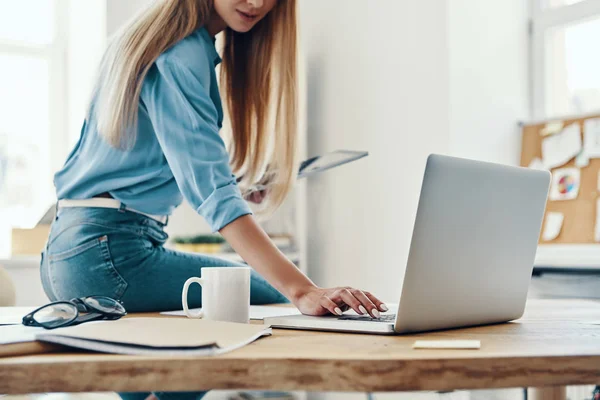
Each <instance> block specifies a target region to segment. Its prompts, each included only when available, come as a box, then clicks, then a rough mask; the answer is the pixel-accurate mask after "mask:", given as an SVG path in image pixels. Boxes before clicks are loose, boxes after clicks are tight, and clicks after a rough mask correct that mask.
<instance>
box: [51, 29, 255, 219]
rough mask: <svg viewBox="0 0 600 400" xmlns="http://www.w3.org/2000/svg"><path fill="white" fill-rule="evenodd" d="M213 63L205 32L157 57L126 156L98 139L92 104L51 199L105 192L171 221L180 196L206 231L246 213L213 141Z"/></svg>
mask: <svg viewBox="0 0 600 400" xmlns="http://www.w3.org/2000/svg"><path fill="white" fill-rule="evenodd" d="M219 62H221V59H220V58H219V55H218V53H217V51H216V49H215V43H214V40H213V39H212V38H211V37H210V35H209V34H208V32H207V31H206V29H204V28H201V29H198V30H197V31H195V32H194V33H193V34H192V35H190V36H189V37H187V38H185V39H183V40H181V41H180V42H178V43H177V44H175V45H174V46H173V47H171V48H170V49H168V50H167V51H165V52H164V53H163V54H161V55H160V56H159V57H158V59H157V60H156V62H155V63H154V64H153V65H152V67H151V69H150V71H149V73H148V75H147V76H146V78H145V80H144V82H143V87H142V92H141V96H140V101H139V112H138V123H137V136H136V142H135V144H134V145H133V147H132V148H131V149H128V150H120V149H116V148H114V147H112V146H110V145H109V144H108V143H107V142H106V141H105V139H104V138H103V137H102V136H101V135H100V133H99V132H98V129H97V124H96V120H95V117H94V112H93V109H94V103H92V106H91V107H90V109H91V110H92V112H90V115H89V116H88V118H87V119H86V121H85V123H84V124H83V128H82V130H81V136H80V138H79V141H78V142H77V145H76V146H75V148H74V149H73V151H72V152H71V154H70V155H69V157H68V159H67V161H66V163H65V165H64V167H63V168H62V170H60V171H59V172H58V173H56V175H55V177H54V184H55V186H56V192H57V197H58V199H59V200H60V199H88V198H91V197H94V196H96V195H98V194H101V193H105V192H108V193H110V194H111V195H112V197H114V198H115V199H117V200H119V201H121V202H122V203H124V204H125V205H126V206H127V207H130V208H133V209H135V210H138V211H141V212H144V213H147V214H154V215H170V214H171V213H172V212H173V210H174V209H175V208H176V207H177V206H178V205H179V204H181V202H182V200H183V197H185V199H186V200H187V201H188V202H189V203H190V204H191V205H192V207H193V208H194V209H196V211H197V212H198V213H199V214H200V215H202V216H203V217H204V218H205V219H206V221H207V222H208V223H209V224H210V226H211V228H212V230H213V231H218V230H220V229H221V228H222V227H224V226H225V225H227V224H229V223H230V222H232V221H233V220H235V219H237V218H239V217H241V216H243V215H246V214H251V210H250V207H249V206H248V203H247V202H246V201H245V200H244V199H243V198H242V196H241V193H240V190H239V188H238V187H237V184H236V179H235V176H234V175H233V174H232V172H231V169H230V166H229V154H228V153H227V150H226V148H225V144H224V142H223V140H222V139H221V137H220V136H219V129H220V128H221V124H222V121H223V109H222V106H221V98H220V95H219V88H218V86H217V78H216V74H215V66H216V65H217V64H219Z"/></svg>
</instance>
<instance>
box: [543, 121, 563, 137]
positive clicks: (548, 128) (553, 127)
mask: <svg viewBox="0 0 600 400" xmlns="http://www.w3.org/2000/svg"><path fill="white" fill-rule="evenodd" d="M564 126H565V124H564V122H562V121H551V122H548V123H547V124H546V125H545V126H544V127H543V128H542V130H541V131H540V134H541V135H542V136H548V135H554V134H555V133H558V132H560V131H561V130H562V128H563V127H564Z"/></svg>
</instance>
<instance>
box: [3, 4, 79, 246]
mask: <svg viewBox="0 0 600 400" xmlns="http://www.w3.org/2000/svg"><path fill="white" fill-rule="evenodd" d="M66 6H67V2H66V0H19V1H14V0H0V213H1V215H0V224H2V225H3V226H2V227H1V229H2V230H3V231H5V230H6V229H7V227H10V226H23V227H29V226H31V225H32V224H34V223H35V222H36V219H37V217H39V216H40V214H41V213H43V212H44V211H45V208H47V207H48V206H49V205H50V204H51V203H52V199H53V198H54V194H53V185H52V171H53V170H55V169H56V166H57V161H58V157H60V156H62V154H63V153H64V152H63V151H62V149H61V151H57V149H60V148H61V147H62V142H63V141H64V136H63V135H64V133H63V132H64V131H65V129H64V126H65V114H66V112H65V110H66V107H65V103H66V102H65V101H64V96H65V93H64V92H65V90H64V88H65V86H66V85H65V80H64V72H65V71H64V70H65V67H64V66H65V59H66V54H65V53H66V51H65V49H66V40H65V35H64V32H62V29H64V28H63V27H64V25H65V24H63V23H62V22H63V20H62V19H63V18H64V11H65V10H64V9H65V7H66ZM3 242H5V241H4V240H3ZM2 250H4V249H2ZM2 250H0V253H2V252H3V251H2Z"/></svg>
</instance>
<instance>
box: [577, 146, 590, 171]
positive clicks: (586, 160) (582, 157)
mask: <svg viewBox="0 0 600 400" xmlns="http://www.w3.org/2000/svg"><path fill="white" fill-rule="evenodd" d="M588 165H590V156H589V155H588V154H587V153H586V151H585V149H583V150H581V153H579V154H577V157H575V166H576V167H577V168H585V167H587V166H588Z"/></svg>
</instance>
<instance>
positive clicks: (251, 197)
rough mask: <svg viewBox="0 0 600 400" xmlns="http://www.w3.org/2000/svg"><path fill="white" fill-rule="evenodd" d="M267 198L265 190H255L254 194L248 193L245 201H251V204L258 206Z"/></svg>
mask: <svg viewBox="0 0 600 400" xmlns="http://www.w3.org/2000/svg"><path fill="white" fill-rule="evenodd" d="M265 197H267V190H257V191H255V192H251V193H249V194H248V195H247V196H246V197H245V199H246V200H247V201H251V202H252V203H256V204H260V203H262V201H263V200H264V199H265Z"/></svg>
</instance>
